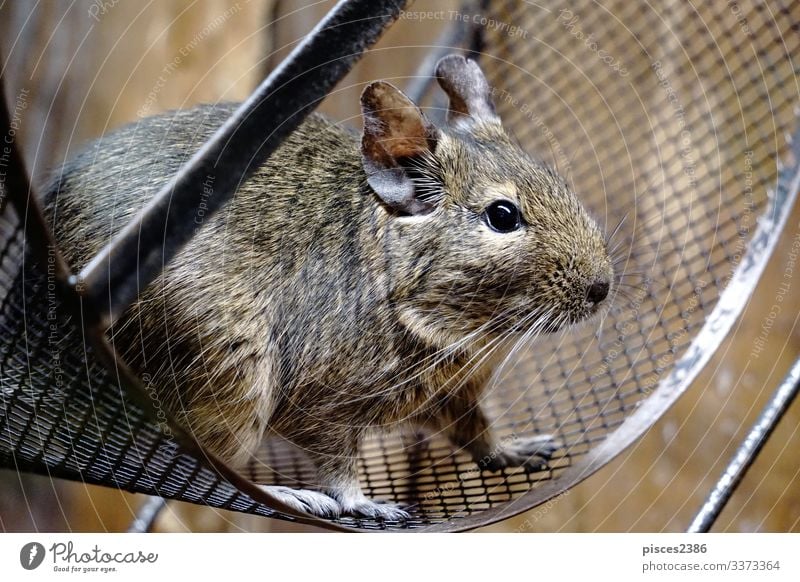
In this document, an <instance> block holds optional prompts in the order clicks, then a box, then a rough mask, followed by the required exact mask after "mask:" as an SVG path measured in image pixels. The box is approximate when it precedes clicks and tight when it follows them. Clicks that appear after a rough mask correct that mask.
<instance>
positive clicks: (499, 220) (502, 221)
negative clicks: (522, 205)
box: [483, 200, 521, 232]
mask: <svg viewBox="0 0 800 582" xmlns="http://www.w3.org/2000/svg"><path fill="white" fill-rule="evenodd" d="M483 215H484V216H485V217H486V224H488V225H489V227H490V228H491V229H492V230H496V231H497V232H511V231H512V230H517V229H518V228H519V227H520V226H521V222H520V217H519V208H517V207H516V206H514V204H512V203H511V202H509V201H508V200H497V201H495V202H492V203H491V204H490V205H489V206H488V207H487V208H486V210H484V212H483Z"/></svg>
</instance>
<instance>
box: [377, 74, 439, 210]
mask: <svg viewBox="0 0 800 582" xmlns="http://www.w3.org/2000/svg"><path fill="white" fill-rule="evenodd" d="M361 112H362V114H363V116H364V133H363V135H362V137H361V159H362V163H363V165H364V171H365V172H366V174H367V181H368V182H369V185H370V186H371V187H372V189H373V190H375V192H376V193H377V194H378V196H380V198H381V199H382V200H383V201H384V202H385V203H386V204H387V205H389V206H390V207H392V208H394V209H396V210H399V211H400V212H404V213H406V214H425V213H427V212H430V211H431V210H433V203H432V202H431V201H429V200H423V199H421V198H420V197H419V196H417V194H416V188H415V185H414V180H413V179H412V177H411V176H409V174H408V171H407V170H406V168H405V167H404V162H406V163H407V162H408V161H409V160H414V159H417V158H421V157H424V156H426V155H431V154H432V153H433V150H434V149H435V148H436V135H437V134H436V128H435V127H434V126H433V125H432V124H431V123H430V122H429V121H428V120H427V119H425V116H424V115H423V114H422V111H420V110H419V108H418V107H417V106H416V105H414V103H413V102H412V101H411V100H410V99H409V98H408V97H406V96H405V95H404V94H403V93H402V92H401V91H400V90H399V89H398V88H397V87H395V86H393V85H391V84H390V83H387V82H385V81H376V82H374V83H370V84H369V85H367V87H366V88H365V89H364V92H363V93H362V94H361Z"/></svg>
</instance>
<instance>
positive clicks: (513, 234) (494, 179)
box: [361, 56, 614, 346]
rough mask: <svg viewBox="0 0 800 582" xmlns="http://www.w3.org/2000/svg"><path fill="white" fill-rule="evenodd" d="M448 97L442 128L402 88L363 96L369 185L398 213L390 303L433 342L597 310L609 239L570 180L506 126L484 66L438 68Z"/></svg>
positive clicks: (550, 323) (455, 61) (447, 61)
mask: <svg viewBox="0 0 800 582" xmlns="http://www.w3.org/2000/svg"><path fill="white" fill-rule="evenodd" d="M436 75H437V79H438V81H439V84H440V85H441V87H442V88H443V89H444V91H445V92H446V93H447V94H448V96H449V98H450V105H449V113H448V123H447V126H446V127H443V128H436V127H434V126H433V125H432V124H431V123H430V122H429V121H428V120H427V119H426V118H425V116H424V115H423V114H422V112H421V111H420V110H419V108H417V106H416V105H414V103H412V102H411V101H410V100H409V99H408V97H406V96H405V95H403V93H401V92H400V91H399V90H398V89H397V88H395V87H393V86H392V85H390V84H389V83H386V82H383V81H377V82H375V83H372V84H370V85H369V86H367V88H366V89H365V90H364V92H363V94H362V97H361V104H362V113H363V116H364V133H363V136H362V142H361V153H362V162H363V166H364V170H365V172H366V174H367V182H368V183H369V185H370V186H371V189H372V190H373V191H374V192H375V194H376V195H377V197H378V198H379V199H380V201H382V203H383V207H384V208H386V209H387V210H388V212H389V215H388V218H387V220H386V225H387V226H386V232H385V233H384V240H385V249H386V252H387V254H388V259H389V262H390V263H391V264H390V265H389V269H390V278H389V280H390V284H391V285H392V299H393V300H394V302H395V305H396V306H397V308H398V310H399V313H400V317H401V319H402V320H403V322H404V323H405V324H406V325H407V326H408V327H409V328H411V330H412V331H414V332H416V333H418V334H420V335H421V336H423V337H425V338H427V339H428V341H431V342H432V343H434V344H436V345H440V346H441V345H447V344H451V343H452V342H454V341H458V340H459V339H461V338H464V337H465V336H467V335H468V334H471V333H473V332H474V333H473V336H471V337H476V336H481V337H500V336H504V335H506V334H508V335H509V336H512V335H518V334H521V333H526V332H530V333H533V332H534V331H539V332H549V331H555V330H557V329H560V328H562V327H563V326H565V325H569V324H571V323H575V322H578V321H581V320H584V319H586V318H587V317H589V316H591V315H593V314H594V313H596V312H597V311H598V309H599V308H600V306H601V305H602V304H603V303H604V302H605V301H606V298H607V296H608V295H609V293H610V291H611V289H612V286H613V285H614V271H613V265H612V261H611V259H610V258H609V254H608V249H607V245H606V239H605V237H604V236H603V233H602V232H601V230H600V228H599V227H598V225H597V224H596V222H595V221H594V220H593V219H592V218H591V217H590V216H589V215H588V214H587V212H586V210H585V209H584V208H583V206H582V205H581V203H580V202H579V201H578V198H577V197H576V196H575V194H574V193H573V192H572V190H571V189H570V188H569V187H568V186H567V184H566V182H565V181H564V180H563V179H562V178H561V177H560V176H558V175H557V174H556V173H555V172H554V171H553V170H551V169H550V168H548V167H547V166H545V165H544V164H542V163H540V162H537V161H536V160H534V159H532V158H531V157H530V156H529V155H528V154H527V153H526V152H524V151H523V150H522V149H521V148H520V146H519V145H518V144H517V143H516V142H515V141H514V140H513V139H512V138H510V137H509V135H508V134H507V133H506V132H505V130H504V129H503V127H502V125H501V123H500V119H499V117H498V116H497V114H496V112H495V109H494V106H493V104H492V101H491V95H490V93H491V92H490V88H489V85H488V83H487V81H486V78H485V77H484V76H483V73H482V72H481V70H480V68H479V67H478V65H477V64H476V63H475V62H474V61H471V60H467V59H464V58H463V57H461V56H449V57H445V58H444V59H442V60H441V61H440V62H439V64H438V66H437V70H436Z"/></svg>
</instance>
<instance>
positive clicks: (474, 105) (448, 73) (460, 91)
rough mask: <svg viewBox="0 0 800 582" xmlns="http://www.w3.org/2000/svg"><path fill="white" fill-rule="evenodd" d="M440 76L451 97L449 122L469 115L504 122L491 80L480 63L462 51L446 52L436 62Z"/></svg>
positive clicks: (440, 82)
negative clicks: (496, 105)
mask: <svg viewBox="0 0 800 582" xmlns="http://www.w3.org/2000/svg"><path fill="white" fill-rule="evenodd" d="M436 80H437V81H438V82H439V86H440V87H441V88H442V89H443V90H444V92H445V93H447V96H448V97H449V98H450V107H449V112H448V114H447V121H448V122H449V123H454V122H457V121H459V120H461V119H469V118H472V119H474V120H477V121H488V122H491V123H500V118H499V117H498V116H497V112H496V111H495V109H494V103H492V95H491V93H492V91H491V89H490V87H489V82H488V81H487V80H486V77H485V76H484V75H483V71H481V68H480V67H479V66H478V63H476V62H475V61H473V60H472V59H467V58H464V57H463V56H461V55H449V56H446V57H444V58H442V59H441V60H440V61H439V62H438V63H437V64H436Z"/></svg>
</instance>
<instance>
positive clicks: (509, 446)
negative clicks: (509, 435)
mask: <svg viewBox="0 0 800 582" xmlns="http://www.w3.org/2000/svg"><path fill="white" fill-rule="evenodd" d="M559 448H560V445H559V444H558V443H556V441H555V440H554V439H553V435H549V434H545V435H536V436H533V437H523V438H513V439H508V440H504V441H501V442H500V444H498V445H497V446H496V447H495V448H494V449H493V450H492V451H491V452H490V453H489V454H487V455H484V456H483V457H481V458H480V459H476V462H477V463H478V466H479V467H480V468H481V469H486V470H487V471H492V472H494V471H500V470H502V469H505V468H506V467H524V468H525V469H527V470H528V471H546V470H547V469H549V468H550V466H549V465H548V463H547V462H548V461H549V460H550V459H551V458H552V457H553V453H555V452H556V451H557V450H558V449H559Z"/></svg>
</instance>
